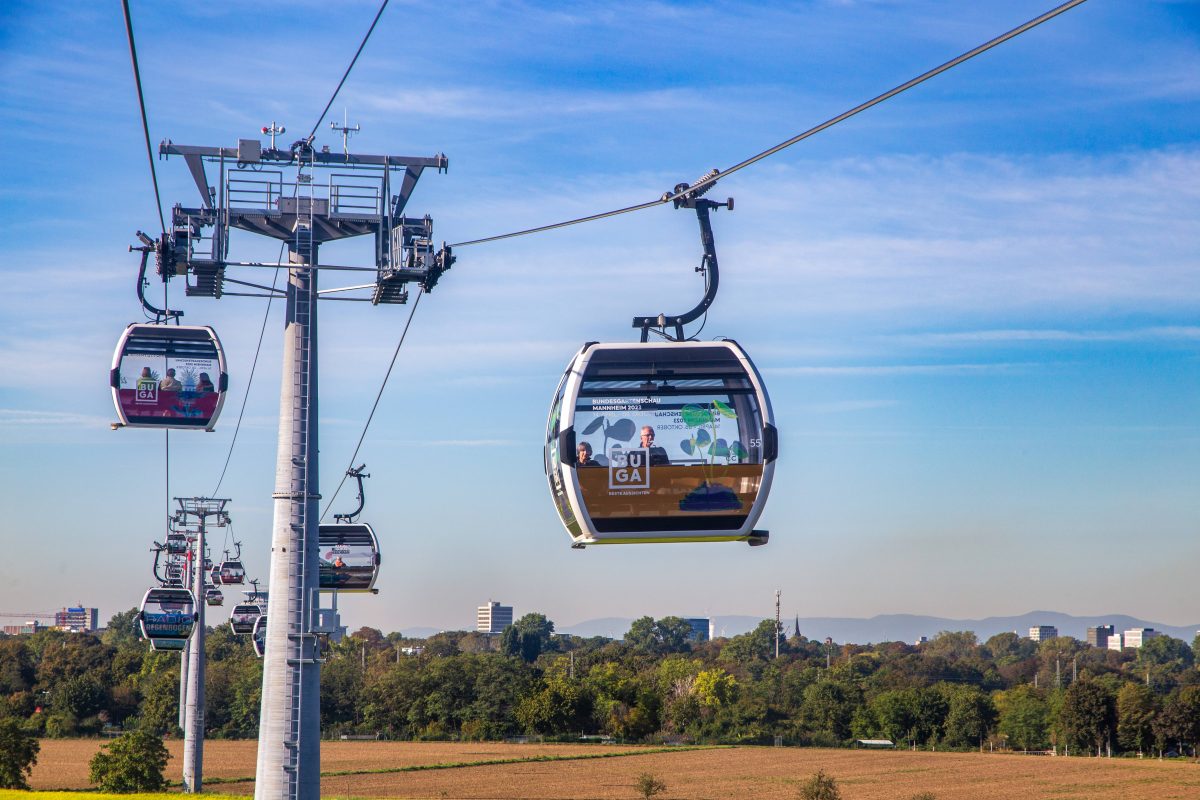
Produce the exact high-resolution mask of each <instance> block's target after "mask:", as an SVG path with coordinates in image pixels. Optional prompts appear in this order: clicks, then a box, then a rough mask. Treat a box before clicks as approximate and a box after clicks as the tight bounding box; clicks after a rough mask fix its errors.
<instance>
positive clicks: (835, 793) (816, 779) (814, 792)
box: [800, 769, 842, 800]
mask: <svg viewBox="0 0 1200 800" xmlns="http://www.w3.org/2000/svg"><path fill="white" fill-rule="evenodd" d="M800 800H842V790H841V789H839V788H838V786H837V781H835V780H834V779H833V776H832V775H826V774H825V770H823V769H819V770H817V772H816V774H815V775H813V776H812V777H811V778H809V779H808V782H807V783H805V784H803V785H802V786H801V787H800Z"/></svg>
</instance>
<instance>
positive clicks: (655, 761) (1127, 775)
mask: <svg viewBox="0 0 1200 800" xmlns="http://www.w3.org/2000/svg"><path fill="white" fill-rule="evenodd" d="M99 745H100V743H99V742H95V741H66V742H64V741H44V742H43V743H42V754H41V757H40V758H39V763H38V766H37V767H36V768H35V770H34V773H33V778H32V781H31V782H32V784H33V785H34V788H38V789H51V788H55V789H59V788H61V789H69V788H82V787H84V786H86V785H87V761H88V759H89V758H91V755H92V753H94V752H95V751H96V749H97V748H98V747H99ZM255 747H256V743H255V742H209V743H207V744H206V745H205V759H204V774H205V777H206V778H236V777H239V776H249V775H252V774H253V773H254V756H255ZM656 750H657V749H656V748H637V747H630V746H593V745H535V744H529V745H514V744H497V743H455V744H447V743H408V742H403V743H402V742H324V743H322V770H323V772H325V773H329V772H342V771H349V772H358V773H359V774H352V775H330V776H328V777H326V778H324V779H323V780H322V787H321V789H322V791H321V794H322V796H324V797H329V798H346V797H354V798H359V797H380V798H470V799H471V800H484V799H488V800H490V799H492V798H494V799H495V800H518V799H520V800H524V799H525V798H528V800H559V798H563V799H564V800H567V799H569V800H582V799H584V798H598V799H601V798H602V799H603V800H610V799H611V800H622V799H632V798H636V797H637V796H638V794H637V792H636V790H635V788H634V783H635V781H636V780H637V776H638V775H639V774H640V773H642V772H652V773H654V774H655V775H656V776H658V777H659V778H661V779H662V780H664V781H665V782H666V784H667V791H666V793H665V794H663V795H660V797H662V798H666V800H724V799H725V798H728V799H729V800H734V799H735V798H736V799H737V800H742V799H743V798H753V800H795V798H796V796H797V789H798V786H799V784H800V783H801V782H802V781H803V780H805V779H806V778H808V777H809V776H810V775H811V774H812V773H813V772H815V771H817V770H818V769H823V770H825V771H826V772H827V773H829V774H830V775H833V776H834V777H835V778H836V779H837V781H838V784H839V786H840V787H841V789H842V796H843V798H844V800H907V799H908V798H910V797H912V796H913V795H914V794H916V793H918V792H933V793H934V795H935V796H936V797H937V798H938V800H977V799H986V800H1040V799H1041V798H1045V799H1046V800H1074V799H1075V798H1078V800H1196V798H1200V765H1198V764H1195V763H1183V762H1175V761H1168V762H1160V761H1157V760H1153V759H1147V760H1134V759H1093V758H1052V757H1046V756H1018V755H998V754H979V753H913V752H907V751H861V750H821V749H791V748H758V747H737V748H724V749H713V750H678V751H671V752H658V751H656ZM171 751H172V753H173V754H174V755H175V758H174V759H173V760H172V762H171V764H170V765H169V767H168V769H169V770H170V773H169V774H170V775H171V776H172V777H173V778H174V779H176V780H177V779H178V776H179V770H180V763H179V757H180V755H181V752H182V744H181V743H179V742H172V743H171ZM600 753H617V754H621V753H628V754H629V755H616V756H614V757H611V758H578V759H571V760H558V761H527V762H523V763H514V764H490V765H478V766H469V764H470V763H471V762H485V761H496V760H501V759H522V758H534V757H537V756H558V757H562V756H567V757H571V756H588V755H597V754H600ZM435 764H460V765H464V764H465V765H464V766H454V767H450V768H446V769H425V770H419V771H396V770H400V769H402V768H404V767H414V766H429V765H435ZM372 770H374V771H378V770H393V771H391V772H375V773H374V774H370V773H369V771H372ZM205 789H206V791H212V792H221V793H229V794H238V795H248V794H251V793H252V792H253V784H252V783H250V782H241V783H215V784H208V785H206V786H205Z"/></svg>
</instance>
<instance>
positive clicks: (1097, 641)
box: [1087, 625, 1116, 648]
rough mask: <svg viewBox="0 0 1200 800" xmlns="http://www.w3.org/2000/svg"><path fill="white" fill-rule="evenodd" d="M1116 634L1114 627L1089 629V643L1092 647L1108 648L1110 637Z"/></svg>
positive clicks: (1106, 626) (1100, 626) (1099, 626)
mask: <svg viewBox="0 0 1200 800" xmlns="http://www.w3.org/2000/svg"><path fill="white" fill-rule="evenodd" d="M1115 632H1116V630H1115V629H1114V628H1113V626H1112V625H1097V626H1096V627H1094V628H1088V629H1087V643H1088V644H1090V645H1091V646H1092V647H1100V648H1105V647H1108V640H1109V637H1111V636H1112V635H1113V633H1115Z"/></svg>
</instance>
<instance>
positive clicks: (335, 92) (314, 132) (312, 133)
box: [124, 0, 388, 142]
mask: <svg viewBox="0 0 1200 800" xmlns="http://www.w3.org/2000/svg"><path fill="white" fill-rule="evenodd" d="M128 1H129V0H124V2H126V3H128ZM387 4H388V0H383V3H381V4H380V6H379V11H378V12H376V14H375V19H373V20H371V27H370V28H368V29H367V34H366V35H365V36H363V39H362V42H360V43H359V45H358V50H356V51H355V52H354V58H352V59H350V66H348V67H346V71H345V72H343V73H342V79H341V80H340V81H338V85H337V88H336V89H334V90H333V94H331V95H330V96H329V102H328V103H326V104H325V108H324V109H322V111H321V116H319V117H318V118H317V122H316V124H314V125H313V128H312V130H311V131H309V134H308V138H307V139H306V140H305V141H309V142H311V141H312V139H313V137H314V136H316V135H317V128H319V127H321V123H322V122H323V121H324V120H325V115H326V114H327V113H329V107H330V106H332V105H333V101H334V100H335V99H336V98H337V96H338V92H340V91H341V90H342V84H344V83H345V82H346V78H348V77H350V70H352V69H354V64H355V63H356V62H357V61H358V57H359V55H361V54H362V51H363V48H364V47H366V46H367V40H368V39H370V38H371V32H372V31H374V30H375V24H376V23H377V22H379V18H380V17H382V16H383V10H384V9H385V8H387ZM147 141H149V140H147Z"/></svg>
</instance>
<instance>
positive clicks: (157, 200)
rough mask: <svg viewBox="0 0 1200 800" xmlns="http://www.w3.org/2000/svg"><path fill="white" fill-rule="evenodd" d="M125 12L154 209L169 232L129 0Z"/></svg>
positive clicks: (124, 5)
mask: <svg viewBox="0 0 1200 800" xmlns="http://www.w3.org/2000/svg"><path fill="white" fill-rule="evenodd" d="M121 7H122V8H123V9H124V11H125V34H126V36H127V37H128V39H129V58H130V60H132V61H133V82H134V83H135V84H136V85H137V97H138V108H139V109H140V110H141V112H142V133H143V134H144V135H145V137H146V158H147V160H148V161H149V162H150V180H151V181H153V182H154V208H155V210H156V211H158V222H159V224H160V225H161V226H162V228H161V230H162V232H163V233H164V234H165V233H166V232H167V220H166V217H164V216H163V210H162V196H161V195H160V194H159V191H158V172H157V171H156V170H155V168H154V148H153V146H152V145H151V144H150V125H149V123H148V122H147V121H146V99H145V97H144V96H143V94H142V74H141V71H140V70H139V69H138V58H137V46H136V45H135V44H134V43H133V18H132V17H131V16H130V14H129V0H121Z"/></svg>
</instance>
